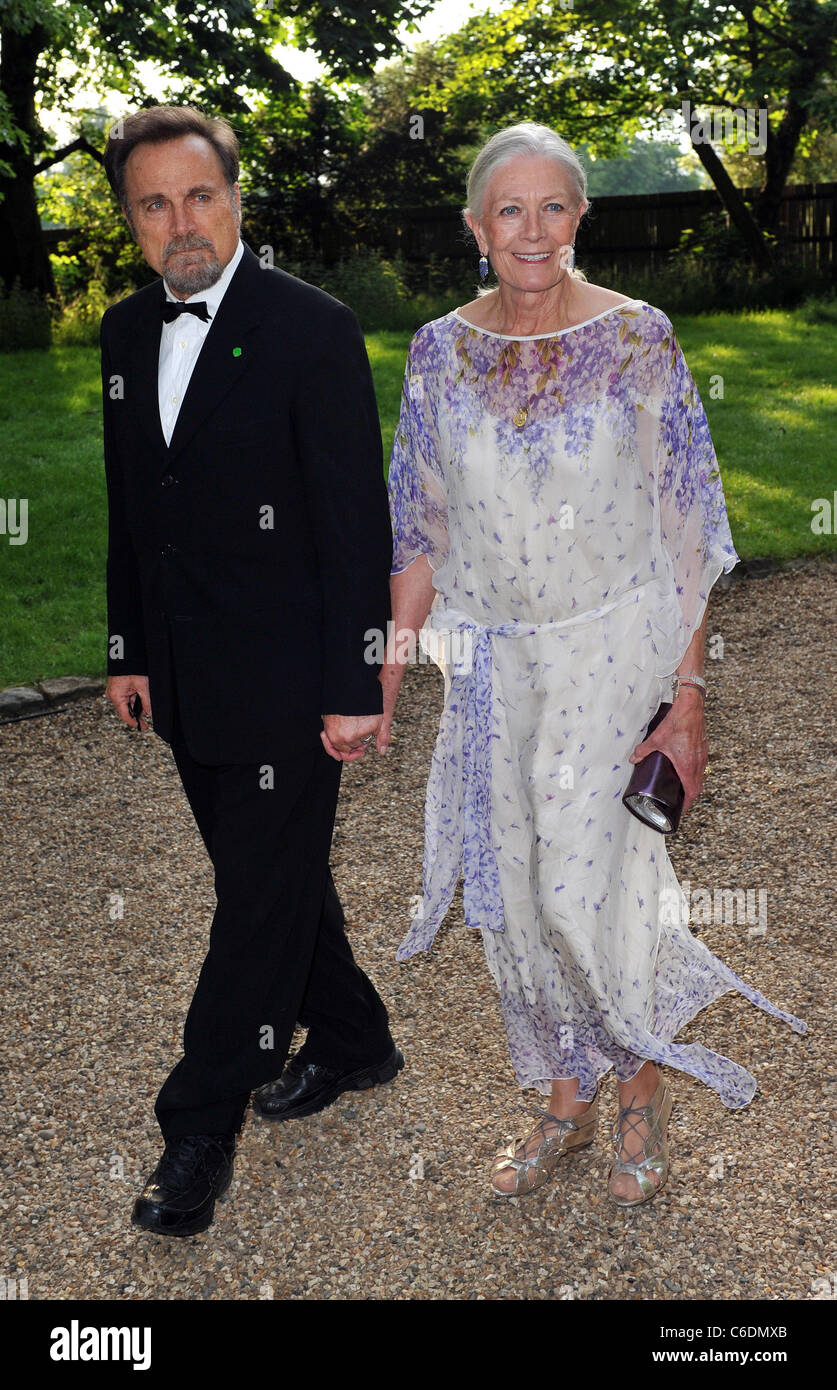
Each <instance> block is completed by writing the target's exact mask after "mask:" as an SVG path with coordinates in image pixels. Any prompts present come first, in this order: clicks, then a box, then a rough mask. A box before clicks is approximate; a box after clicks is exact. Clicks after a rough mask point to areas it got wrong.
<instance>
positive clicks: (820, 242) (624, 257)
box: [379, 183, 837, 275]
mask: <svg viewBox="0 0 837 1390" xmlns="http://www.w3.org/2000/svg"><path fill="white" fill-rule="evenodd" d="M756 191H757V190H756V189H744V190H743V192H744V196H745V197H748V198H749V197H751V196H753V195H754V194H755V193H756ZM707 212H720V213H721V215H722V216H723V218H724V220H725V221H726V222H728V221H729V219H728V216H727V214H726V213H725V212H724V210H723V205H722V203H721V199H720V197H719V195H718V193H717V191H716V190H715V189H714V188H710V189H696V190H689V191H687V192H677V193H646V194H642V195H637V196H633V195H632V196H629V197H607V198H604V197H603V198H594V199H591V208H590V211H589V212H588V214H587V216H586V218H585V219H584V222H583V223H582V225H581V227H580V228H579V232H578V237H577V238H576V249H577V253H578V262H579V265H582V266H585V267H590V268H594V269H595V270H596V272H597V273H600V272H603V271H610V272H611V273H612V274H614V275H615V274H618V273H620V272H621V273H623V274H624V273H625V272H636V271H639V272H642V271H653V270H656V269H658V268H659V267H660V265H661V264H662V263H663V262H664V261H665V260H666V258H667V256H668V255H669V253H670V252H671V251H673V250H674V249H675V248H676V247H677V245H678V243H679V241H680V237H681V234H682V233H683V232H684V231H685V230H686V229H687V228H691V227H695V226H696V225H697V223H698V221H699V220H700V218H701V217H702V216H703V215H704V214H705V213H707ZM778 230H779V232H780V234H781V236H782V239H783V240H784V241H785V242H787V243H788V244H789V245H790V246H791V247H792V248H793V252H794V259H795V260H796V261H797V263H798V264H799V265H802V266H805V267H807V268H810V269H814V270H821V271H824V272H828V271H837V249H836V248H835V242H837V183H819V184H813V183H800V184H789V185H788V186H787V188H786V189H785V194H784V197H783V198H782V202H781V205H780V210H779V228H778ZM379 244H380V245H381V247H382V249H383V250H385V251H386V252H387V253H388V254H390V255H394V254H395V253H396V252H397V251H399V250H400V251H401V253H402V255H403V256H404V258H405V260H407V261H412V262H424V263H426V262H428V261H430V260H431V259H441V260H454V261H456V260H466V259H469V258H470V259H475V258H476V251H475V250H474V245H473V241H472V239H471V237H470V235H469V234H468V232H467V231H466V230H465V229H464V228H463V224H462V218H461V214H460V210H459V208H457V207H431V208H414V209H409V210H407V211H401V210H396V212H395V214H394V216H392V217H391V218H390V219H389V221H388V224H387V226H386V227H385V228H383V229H382V233H381V239H380V243H379Z"/></svg>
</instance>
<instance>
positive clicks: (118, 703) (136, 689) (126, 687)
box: [105, 676, 151, 729]
mask: <svg viewBox="0 0 837 1390" xmlns="http://www.w3.org/2000/svg"><path fill="white" fill-rule="evenodd" d="M105 694H106V695H107V697H108V699H109V700H110V702H111V704H112V705H113V707H114V709H115V710H116V713H117V714H118V715H119V718H120V719H121V720H122V722H123V723H124V724H130V726H131V728H132V729H136V728H137V727H139V728H140V729H150V728H151V725H150V724H149V722H148V719H149V718H150V717H151V697H150V695H149V691H148V677H147V676H109V677H108V683H107V685H106V687H105ZM135 695H139V697H140V699H141V701H142V714H141V716H140V721H139V725H137V721H136V719H135V718H134V716H133V715H132V714H131V712H130V710H129V709H128V702H129V700H132V699H133V697H134V696H135Z"/></svg>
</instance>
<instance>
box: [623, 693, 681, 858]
mask: <svg viewBox="0 0 837 1390" xmlns="http://www.w3.org/2000/svg"><path fill="white" fill-rule="evenodd" d="M670 709H671V705H670V704H669V703H667V702H666V701H665V700H664V701H663V703H662V704H661V705H660V708H659V709H658V710H657V713H656V714H655V715H654V718H653V719H652V720H651V723H650V724H649V725H648V728H647V729H646V731H645V738H648V736H649V734H652V733H653V732H654V730H655V729H656V727H657V725H658V724H661V723H662V721H663V720H664V719H665V717H666V715H667V714H668V712H669V710H670ZM643 742H644V740H643ZM685 799H686V793H685V791H684V789H683V783H682V782H681V781H680V778H679V777H678V776H677V772H676V770H675V767H674V764H673V763H672V761H671V759H670V758H667V757H666V755H665V753H661V752H660V751H659V749H655V750H654V752H653V753H649V754H648V756H647V757H645V758H643V759H642V762H640V763H637V764H636V766H635V767H634V770H633V775H632V777H631V780H630V782H629V783H628V788H627V791H626V792H625V795H624V796H623V797H622V802H623V804H624V805H625V806H627V808H628V810H629V811H630V812H631V814H632V815H634V816H636V817H637V819H638V820H641V821H643V822H644V823H645V825H650V826H651V828H652V830H659V831H660V832H661V833H662V834H663V835H673V834H674V832H675V830H676V829H677V827H678V825H679V824H680V816H681V813H682V810H683V802H684V800H685Z"/></svg>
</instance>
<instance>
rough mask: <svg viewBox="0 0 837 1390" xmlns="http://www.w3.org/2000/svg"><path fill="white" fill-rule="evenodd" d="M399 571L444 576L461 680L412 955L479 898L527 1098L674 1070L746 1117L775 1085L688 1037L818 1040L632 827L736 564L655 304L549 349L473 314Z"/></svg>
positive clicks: (448, 683) (443, 385)
mask: <svg viewBox="0 0 837 1390" xmlns="http://www.w3.org/2000/svg"><path fill="white" fill-rule="evenodd" d="M389 488H390V505H391V511H392V522H393V532H394V555H393V573H396V572H398V571H401V570H403V569H405V568H406V567H407V566H408V565H410V564H411V563H412V562H413V561H414V560H415V559H416V558H417V556H419V555H420V554H422V553H426V554H427V556H428V559H429V562H430V565H431V566H432V568H433V570H434V577H433V583H434V586H435V588H436V589H437V590H438V593H437V595H436V597H435V599H434V603H433V607H432V609H431V613H430V618H429V624H430V627H429V629H428V628H425V630H424V634H423V641H424V643H425V646H426V650H427V651H428V652H429V653H430V654H431V655H432V656H433V659H434V660H436V661H438V663H439V665H440V666H441V667H442V670H443V671H444V675H445V703H444V710H443V713H442V716H441V721H440V726H439V734H438V739H437V742H436V747H435V751H434V754H433V760H432V765H431V771H430V778H429V782H428V787H427V801H426V810H425V842H424V862H423V885H422V887H423V892H422V900H421V903H420V906H419V910H418V912H417V913H416V915H415V917H414V918H413V920H412V924H411V926H410V929H409V931H408V933H407V935H406V937H405V938H404V940H403V941H402V943H401V945H400V947H399V949H398V953H397V954H398V959H399V960H405V959H406V958H407V957H409V956H412V955H413V954H415V952H417V951H422V950H428V949H429V948H430V946H431V944H432V941H433V938H434V936H435V934H436V931H437V930H438V927H439V925H440V923H441V922H442V920H443V918H444V916H445V914H446V912H447V909H448V907H449V904H450V901H451V898H452V896H453V893H454V891H455V888H456V885H457V883H458V881H459V878H460V875H463V876H464V885H463V893H464V910H465V920H466V922H467V923H468V925H469V926H472V927H476V928H479V929H480V931H481V933H482V940H483V943H484V946H485V953H486V957H487V959H488V964H489V967H490V970H491V973H492V975H493V977H494V980H495V982H496V985H497V987H498V990H499V994H500V1003H501V1007H502V1011H503V1017H504V1020H505V1024H506V1030H507V1033H508V1041H509V1050H510V1054H511V1060H512V1064H513V1067H514V1070H515V1074H516V1076H517V1079H518V1082H519V1084H520V1085H521V1086H522V1087H534V1088H537V1089H538V1090H540V1091H541V1092H542V1093H544V1094H548V1093H549V1090H550V1083H551V1081H552V1080H553V1079H559V1078H571V1077H578V1078H579V1089H578V1095H579V1099H581V1100H588V1101H589V1100H592V1099H593V1096H594V1095H595V1091H596V1085H597V1082H598V1080H599V1078H600V1077H601V1076H602V1075H603V1074H604V1073H605V1072H606V1071H607V1070H608V1069H609V1068H610V1067H611V1066H613V1067H615V1071H616V1076H617V1077H618V1079H619V1080H620V1081H627V1080H629V1079H630V1078H631V1077H632V1076H633V1075H634V1074H635V1073H636V1072H637V1071H638V1070H639V1068H640V1066H641V1065H642V1063H643V1062H644V1061H645V1060H647V1059H651V1060H653V1061H655V1062H659V1063H664V1064H666V1065H668V1066H671V1067H675V1068H678V1069H679V1070H681V1071H685V1072H689V1073H691V1074H692V1075H693V1076H696V1077H699V1078H700V1079H701V1080H702V1081H705V1082H706V1084H707V1085H708V1086H711V1087H712V1088H713V1090H715V1091H717V1092H718V1094H719V1096H720V1097H721V1099H722V1101H723V1103H724V1104H725V1105H727V1106H729V1107H732V1108H735V1107H739V1106H742V1105H746V1104H747V1103H748V1101H750V1100H751V1099H752V1096H753V1094H754V1092H755V1089H756V1082H755V1078H754V1077H753V1076H752V1075H751V1074H750V1073H749V1072H748V1071H746V1070H745V1068H744V1067H742V1066H740V1065H739V1064H738V1063H736V1062H734V1061H732V1060H730V1059H729V1058H728V1057H724V1056H722V1055H720V1054H719V1053H717V1052H712V1051H710V1050H709V1049H708V1048H706V1047H703V1046H701V1045H700V1044H698V1043H677V1042H675V1041H674V1038H675V1037H676V1036H677V1034H678V1033H679V1032H680V1031H681V1030H682V1028H683V1027H684V1025H685V1024H686V1023H687V1022H688V1021H689V1020H690V1019H692V1018H693V1017H694V1016H695V1015H696V1014H697V1013H698V1012H699V1011H700V1010H701V1009H702V1008H704V1007H705V1006H706V1005H707V1004H709V1003H711V1002H712V1001H713V1000H715V999H717V998H718V997H719V996H720V995H722V994H725V993H726V992H727V991H729V990H739V991H740V992H741V993H742V994H743V995H745V996H746V998H748V999H750V1000H751V1001H752V1002H753V1003H754V1004H756V1005H758V1006H759V1007H760V1008H762V1009H765V1010H766V1011H767V1012H768V1013H771V1014H773V1015H774V1016H775V1017H776V1018H780V1019H782V1020H784V1021H785V1022H786V1023H789V1024H790V1025H791V1027H792V1028H793V1029H795V1031H797V1032H805V1031H806V1025H805V1024H804V1023H803V1022H801V1021H800V1020H799V1019H797V1018H795V1017H794V1016H793V1015H792V1014H789V1013H785V1012H783V1011H782V1010H781V1009H779V1008H777V1007H776V1006H775V1005H774V1004H772V1003H770V1001H769V1000H767V999H766V998H765V997H764V996H763V995H762V994H760V993H759V992H758V991H757V990H755V989H753V988H752V987H751V986H750V985H748V984H747V983H746V982H745V981H743V980H741V979H740V978H739V977H738V976H737V975H735V974H733V972H732V971H731V970H730V969H729V968H728V967H727V966H726V965H724V964H723V963H722V962H721V961H720V960H718V958H717V957H716V956H714V955H712V953H711V952H710V951H709V950H708V948H707V947H706V946H705V945H704V944H703V942H702V941H700V940H699V939H698V938H697V937H695V936H693V934H692V932H691V931H690V929H689V926H688V918H689V908H688V901H687V899H686V897H685V894H684V893H683V891H682V889H681V888H680V886H679V884H678V882H677V878H676V876H675V874H674V871H673V869H672V866H671V862H670V860H669V857H668V853H667V849H666V843H665V839H664V837H663V836H662V835H661V834H659V833H658V832H657V831H655V830H653V829H651V828H650V827H648V826H645V825H644V824H642V823H641V822H640V821H639V820H637V819H636V818H635V817H634V816H632V815H631V814H630V813H629V812H628V811H627V810H626V809H625V807H624V805H623V804H622V794H623V792H624V790H625V788H626V786H627V783H628V780H629V778H630V775H631V772H632V770H633V765H632V764H630V763H629V762H628V757H629V755H630V753H631V752H632V750H633V748H634V747H635V746H636V744H637V743H638V742H640V740H641V738H642V737H643V734H644V731H645V728H646V726H647V724H648V721H649V719H650V718H651V716H652V715H653V714H654V712H655V711H656V709H657V707H658V705H659V703H660V701H661V700H663V699H666V698H671V680H670V677H671V675H672V673H673V672H674V671H675V670H676V668H677V667H678V665H679V664H680V662H681V661H682V659H683V656H684V655H685V652H686V649H687V647H688V645H689V642H690V640H691V637H692V634H693V633H694V631H695V629H696V628H697V627H698V626H699V624H700V622H701V619H702V617H703V613H704V609H705V606H706V601H707V596H708V593H709V590H710V589H711V587H712V585H713V584H714V582H715V580H716V579H717V578H718V576H719V575H720V573H721V572H722V571H728V570H730V569H732V568H733V566H734V565H735V564H736V562H737V559H738V556H737V555H736V553H735V550H734V548H733V544H732V538H731V535H730V531H729V525H728V521H727V514H726V507H725V503H724V495H723V490H722V486H721V479H720V476H719V473H718V465H717V461H716V458H715V453H714V449H713V446H712V440H711V438H710V434H709V428H708V424H707V420H706V415H705V413H704V410H703V406H702V404H701V401H700V398H699V396H698V392H697V388H696V386H695V383H694V380H693V378H692V376H691V374H690V372H689V369H688V367H687V365H686V362H685V359H684V357H683V354H682V352H681V349H680V346H679V344H678V342H677V340H676V338H675V335H674V330H673V328H672V325H671V323H670V321H669V320H668V318H667V317H666V315H665V314H664V313H662V312H661V311H660V310H659V309H656V308H654V307H652V306H651V305H650V304H647V303H645V302H644V301H643V300H629V301H627V302H625V303H622V304H618V305H616V306H614V307H613V308H612V309H608V310H605V312H604V313H601V314H597V315H596V316H595V318H592V319H590V320H588V321H587V322H585V323H581V324H578V325H577V326H575V327H573V328H568V329H565V330H563V331H562V332H558V333H551V334H549V335H547V336H545V337H528V338H527V337H518V338H514V337H511V336H510V335H505V334H499V333H492V332H489V331H488V330H486V329H480V328H475V327H473V326H472V325H471V324H469V323H467V321H466V320H465V319H463V318H462V317H461V316H460V315H459V314H458V313H456V312H453V313H449V314H446V315H445V316H444V317H443V318H440V319H436V320H434V321H433V322H432V323H428V324H425V326H424V327H423V328H421V329H420V330H419V331H418V333H416V335H415V337H414V338H413V340H412V343H411V345H410V351H409V357H408V361H407V369H406V373H405V379H404V393H403V398H402V408H401V418H400V422H399V425H398V429H397V431H396V437H395V444H394V448H393V455H392V463H391V466H390V472H389Z"/></svg>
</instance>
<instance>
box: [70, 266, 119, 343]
mask: <svg viewBox="0 0 837 1390" xmlns="http://www.w3.org/2000/svg"><path fill="white" fill-rule="evenodd" d="M121 298H122V296H121V295H118V294H117V295H108V294H107V293H106V291H105V288H104V286H103V285H102V284H101V282H100V281H98V280H91V281H90V283H89V284H88V285H87V286H86V288H85V289H83V290H82V291H81V293H80V294H76V295H73V297H72V298H70V299H66V298H65V297H64V296H63V295H62V294H60V293H59V296H58V298H57V300H56V301H55V306H56V307H55V313H56V318H55V325H54V328H53V340H54V342H55V344H56V346H57V347H98V345H99V324H100V322H101V318H102V314H103V313H104V312H105V309H107V307H108V305H109V304H113V303H114V302H115V300H117V299H121Z"/></svg>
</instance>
